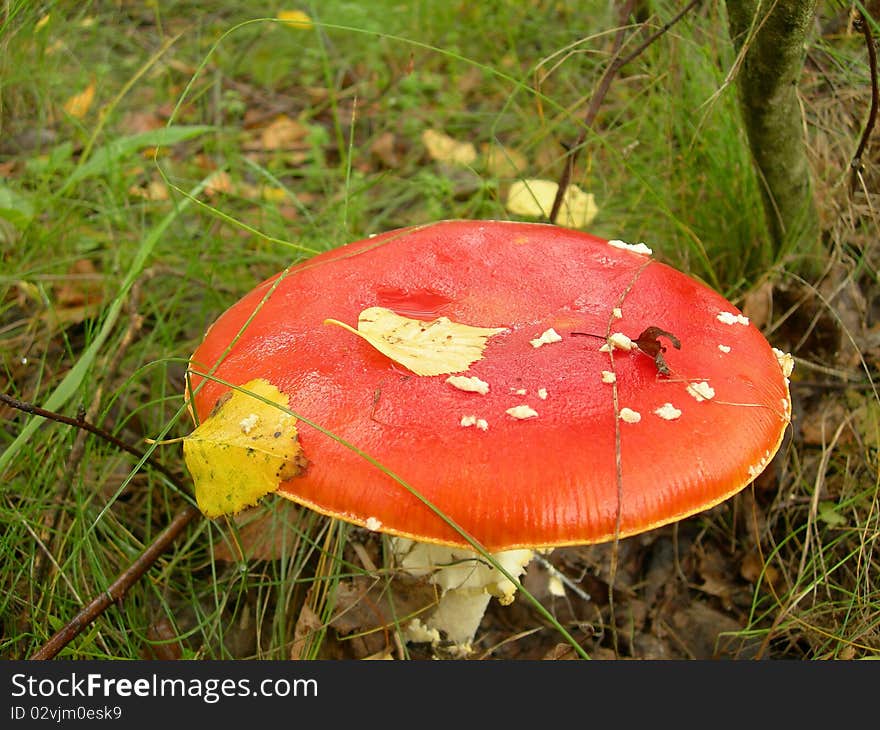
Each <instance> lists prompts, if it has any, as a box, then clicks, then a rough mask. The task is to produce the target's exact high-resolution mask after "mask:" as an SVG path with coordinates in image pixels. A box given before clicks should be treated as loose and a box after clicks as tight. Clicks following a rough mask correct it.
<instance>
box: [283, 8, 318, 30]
mask: <svg viewBox="0 0 880 730" xmlns="http://www.w3.org/2000/svg"><path fill="white" fill-rule="evenodd" d="M277 18H278V20H280V21H282V22H283V23H284V25H286V26H287V27H288V28H295V29H296V30H309V29H310V28H311V27H312V19H311V18H310V17H309V16H308V15H307V14H306V13H304V12H303V11H302V10H281V11H279V12H278V15H277Z"/></svg>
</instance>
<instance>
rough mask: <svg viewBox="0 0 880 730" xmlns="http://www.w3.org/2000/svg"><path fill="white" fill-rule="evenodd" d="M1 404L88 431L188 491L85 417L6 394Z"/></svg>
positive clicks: (160, 467)
mask: <svg viewBox="0 0 880 730" xmlns="http://www.w3.org/2000/svg"><path fill="white" fill-rule="evenodd" d="M0 402H2V403H5V404H6V405H8V406H10V407H11V408H15V409H16V410H19V411H22V412H24V413H30V414H31V415H33V416H41V417H43V418H46V419H48V420H50V421H57V422H58V423H64V424H66V425H68V426H74V427H75V428H80V429H82V430H84V431H88V432H89V433H91V434H94V435H95V436H98V437H100V438H102V439H104V440H105V441H107V442H109V443H111V444H113V445H114V446H115V447H116V448H118V449H120V450H122V451H126V452H128V453H129V454H131V455H132V456H135V457H137V458H138V459H144V460H145V463H147V464H149V465H150V466H151V467H153V468H154V469H156V470H157V471H160V472H162V474H164V475H165V476H166V477H168V479H169V481H170V482H171V483H172V484H173V485H174V486H176V487H177V488H178V489H180V490H181V491H186V489H187V487H186V485H185V484H184V483H183V482H182V481H181V480H180V477H178V476H177V475H176V474H175V473H174V472H172V471H171V470H170V469H168V467H166V466H164V465H163V464H161V463H159V462H158V461H156V460H155V459H153V458H152V457H148V456H146V454H145V453H144V452H143V451H141V450H140V449H138V448H137V447H135V446H132V445H130V444H127V443H125V441H122V440H121V439H119V438H117V437H116V436H114V435H113V434H112V433H110V432H109V431H107V430H106V429H103V428H100V427H99V426H96V425H94V424H93V423H90V422H89V421H87V420H86V418H85V415H83V416H81V417H79V416H78V417H77V418H71V417H70V416H65V415H63V414H61V413H56V412H55V411H47V410H46V409H45V408H40V407H39V406H35V405H34V404H33V403H28V402H26V401H23V400H19V399H18V398H13V397H12V396H11V395H6V394H5V393H0Z"/></svg>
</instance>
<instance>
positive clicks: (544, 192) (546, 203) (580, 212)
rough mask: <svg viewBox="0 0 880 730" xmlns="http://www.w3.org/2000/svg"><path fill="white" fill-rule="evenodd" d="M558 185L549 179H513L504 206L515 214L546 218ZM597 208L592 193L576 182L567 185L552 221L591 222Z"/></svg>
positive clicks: (581, 225)
mask: <svg viewBox="0 0 880 730" xmlns="http://www.w3.org/2000/svg"><path fill="white" fill-rule="evenodd" d="M558 189H559V184H558V183H555V182H553V181H552V180H538V179H530V180H517V181H516V182H515V183H513V185H511V186H510V190H509V191H508V193H507V203H506V205H505V207H506V208H507V210H508V211H510V212H511V213H514V214H515V215H522V216H526V217H529V218H547V217H549V215H550V212H551V211H552V210H553V201H554V200H555V198H556V191H557V190H558ZM598 212H599V208H598V207H597V206H596V199H595V197H594V196H593V194H592V193H585V192H584V191H583V190H581V189H580V188H579V187H578V186H577V185H569V186H568V188H567V189H566V191H565V196H564V197H563V198H562V207H561V208H560V209H559V216H558V218H557V220H556V223H558V224H559V225H561V226H567V227H569V228H584V227H585V226H588V225H589V224H590V223H592V221H593V219H594V218H595V217H596V215H597V214H598Z"/></svg>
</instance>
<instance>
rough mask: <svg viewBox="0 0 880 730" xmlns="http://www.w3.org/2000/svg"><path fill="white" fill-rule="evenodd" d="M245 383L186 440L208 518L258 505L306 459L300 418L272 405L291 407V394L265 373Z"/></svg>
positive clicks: (186, 451) (201, 504) (190, 465)
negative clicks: (298, 425) (299, 434)
mask: <svg viewBox="0 0 880 730" xmlns="http://www.w3.org/2000/svg"><path fill="white" fill-rule="evenodd" d="M241 388H242V390H233V391H232V392H231V395H230V396H229V398H228V399H227V400H225V401H223V402H222V403H221V404H220V405H219V407H217V408H216V409H215V410H214V412H213V413H212V414H211V415H210V416H209V417H208V418H206V419H205V420H204V421H202V423H201V425H200V426H199V427H198V428H196V430H195V431H193V432H192V433H191V434H190V435H189V436H187V437H186V438H185V439H184V440H183V456H184V459H185V460H186V466H187V468H188V469H189V472H190V474H191V475H192V478H193V483H194V484H195V493H196V502H197V503H198V505H199V509H200V510H201V511H202V512H203V513H204V515H205V516H206V517H209V518H214V517H219V516H220V515H227V514H234V513H236V512H240V511H241V510H243V509H244V508H245V507H251V506H253V505H255V504H256V503H257V502H259V501H260V499H262V498H263V497H264V496H266V495H267V494H269V493H271V492H274V491H276V490H277V489H278V486H279V485H280V484H281V482H284V481H287V480H288V479H292V478H293V477H295V476H296V475H297V474H299V473H300V471H302V469H303V467H304V465H305V459H304V458H303V455H302V447H301V446H300V444H299V441H298V439H297V432H296V419H295V418H294V417H293V416H291V415H290V414H289V413H287V412H286V411H283V410H281V409H280V408H278V407H276V405H273V404H277V405H280V406H283V407H284V408H286V407H287V403H288V398H287V396H286V395H285V394H284V393H282V392H281V391H280V390H278V388H276V387H275V386H274V385H272V384H271V383H270V382H268V381H267V380H262V379H258V380H251V381H250V382H249V383H246V384H245V385H243V386H241ZM243 391H247V392H243ZM255 396H256V397H255ZM267 401H268V402H267Z"/></svg>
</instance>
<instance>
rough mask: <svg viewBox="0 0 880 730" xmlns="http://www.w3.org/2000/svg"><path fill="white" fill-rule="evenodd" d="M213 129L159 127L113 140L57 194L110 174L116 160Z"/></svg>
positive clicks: (78, 168)
mask: <svg viewBox="0 0 880 730" xmlns="http://www.w3.org/2000/svg"><path fill="white" fill-rule="evenodd" d="M213 129H214V127H211V126H208V125H192V126H176V127H163V128H162V129H153V130H150V131H149V132H141V133H140V134H132V135H130V136H128V137H121V138H120V139H115V140H113V141H112V142H110V143H109V144H107V145H105V146H104V147H99V148H98V149H96V150H95V151H94V152H93V153H92V155H91V157H89V158H88V160H86V161H85V162H84V163H83V164H82V165H80V166H79V167H77V168H76V169H75V170H74V171H73V173H72V174H71V175H70V177H69V178H67V180H66V181H65V183H64V185H63V186H62V188H61V190H60V191H59V192H60V193H61V194H64V193H65V192H66V191H67V190H69V189H70V188H71V187H73V186H74V185H76V184H77V183H78V182H80V181H82V180H85V179H86V178H88V177H94V176H96V175H102V174H104V173H106V172H107V171H109V170H112V169H113V168H114V167H115V166H116V165H118V164H119V162H120V160H123V159H125V158H126V157H130V156H131V155H133V154H134V153H136V152H139V151H140V150H142V149H144V148H145V147H158V146H162V147H170V146H171V145H175V144H178V143H179V142H185V141H186V140H189V139H194V138H195V137H198V136H200V135H202V134H205V133H206V132H210V131H212V130H213Z"/></svg>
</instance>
